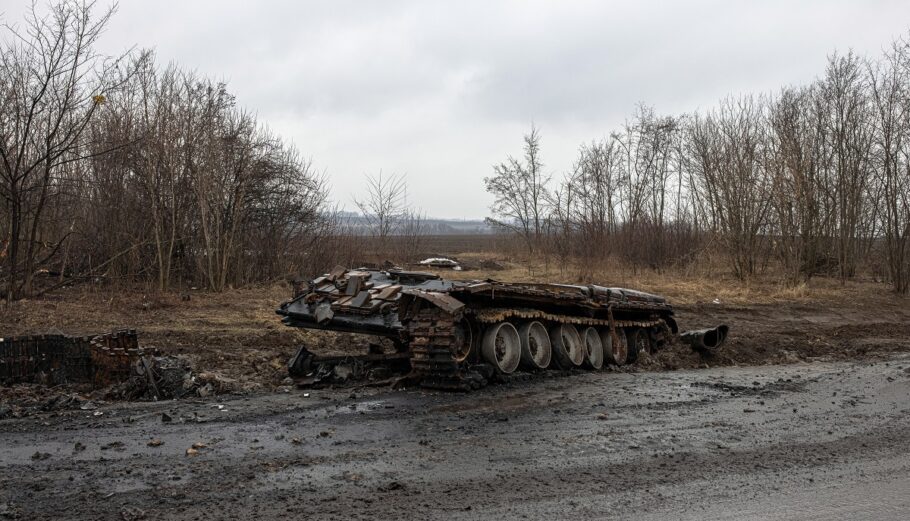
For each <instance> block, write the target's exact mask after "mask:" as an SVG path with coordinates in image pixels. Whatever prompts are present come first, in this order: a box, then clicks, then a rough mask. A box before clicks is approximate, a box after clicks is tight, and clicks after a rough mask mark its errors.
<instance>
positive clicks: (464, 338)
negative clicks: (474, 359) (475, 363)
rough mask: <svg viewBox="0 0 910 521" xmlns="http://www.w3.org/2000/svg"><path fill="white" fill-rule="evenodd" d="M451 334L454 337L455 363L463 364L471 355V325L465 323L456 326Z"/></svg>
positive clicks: (472, 336) (472, 343) (472, 342)
mask: <svg viewBox="0 0 910 521" xmlns="http://www.w3.org/2000/svg"><path fill="white" fill-rule="evenodd" d="M453 332H454V336H455V361H457V362H464V361H465V360H466V359H467V358H468V355H470V354H471V348H472V347H473V345H474V333H473V332H472V331H471V325H470V324H468V323H467V322H465V321H462V322H459V323H458V324H456V325H455V328H454V330H453Z"/></svg>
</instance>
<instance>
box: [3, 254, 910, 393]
mask: <svg viewBox="0 0 910 521" xmlns="http://www.w3.org/2000/svg"><path fill="white" fill-rule="evenodd" d="M455 256H457V257H458V258H459V259H460V260H462V261H463V262H466V263H468V264H473V265H480V261H483V260H495V261H497V262H498V263H500V264H502V265H503V266H504V267H505V269H503V270H495V271H493V270H472V271H464V272H453V271H448V270H441V271H439V272H438V273H439V274H440V275H442V276H444V277H449V278H461V279H486V278H492V279H497V280H503V281H532V282H564V283H583V284H588V283H594V284H600V285H605V286H623V287H630V288H634V289H639V290H643V291H648V292H652V293H657V294H661V295H665V296H667V297H668V298H669V299H670V301H671V302H672V303H673V304H674V305H676V306H677V307H678V308H679V309H680V311H682V312H683V315H684V316H683V319H684V321H685V322H686V323H687V324H688V325H693V324H694V323H695V322H702V321H704V322H705V325H711V324H713V323H714V322H719V321H731V322H733V324H734V325H735V326H736V327H737V328H738V330H737V332H738V334H739V335H740V336H741V337H743V336H744V333H747V332H748V330H747V329H746V328H747V327H750V326H748V323H749V322H750V320H752V318H751V317H753V316H755V313H754V310H755V306H762V305H766V304H779V306H773V307H774V308H775V309H778V310H779V312H777V314H779V315H781V317H777V318H775V317H772V316H765V317H764V318H761V319H760V320H759V319H758V318H755V319H754V320H753V321H756V323H755V324H753V326H754V327H752V329H754V335H753V336H754V337H755V338H756V339H760V338H762V337H763V334H764V333H763V330H764V329H765V328H766V327H767V324H768V322H767V321H768V320H778V319H780V320H783V319H787V320H792V319H795V320H801V319H799V318H798V317H800V316H802V315H804V314H817V313H818V312H825V311H826V310H827V311H828V312H831V311H836V313H835V314H836V315H838V316H854V315H855V316H857V317H859V316H865V317H869V318H870V319H874V318H875V316H876V313H878V314H879V315H878V316H884V314H887V315H888V316H889V317H890V318H888V319H887V320H889V321H891V323H899V322H902V321H904V320H905V318H906V314H905V312H904V311H903V310H905V309H906V308H908V306H907V304H908V302H910V300H908V299H907V298H905V297H899V296H897V295H894V294H893V293H892V292H891V291H890V290H889V288H888V286H886V285H884V284H879V283H874V282H862V281H858V282H848V283H847V284H845V285H841V284H840V283H839V282H837V281H834V280H831V279H824V278H816V279H813V280H812V281H810V282H809V283H807V284H803V285H799V286H796V287H787V286H785V285H782V284H780V283H778V282H773V281H771V280H770V278H769V279H767V280H764V279H762V278H756V279H754V280H751V281H749V282H746V283H743V282H740V281H737V280H735V279H734V278H733V277H732V276H730V275H727V274H725V273H724V272H722V271H717V272H716V274H715V275H711V274H709V273H706V272H701V273H697V272H694V271H691V270H690V271H689V272H664V273H657V272H654V271H634V270H629V269H623V268H622V267H618V266H611V265H609V264H605V265H604V266H600V267H596V268H595V269H589V270H588V272H589V273H590V275H589V276H587V277H579V275H578V274H579V273H580V271H581V270H580V269H579V266H577V265H568V266H567V265H560V264H558V263H556V262H554V261H550V262H538V263H532V264H531V265H530V266H528V264H526V263H521V262H520V261H519V260H518V259H515V258H510V257H508V256H505V255H501V254H500V255H496V254H491V253H487V252H483V253H471V252H467V253H465V252H458V253H457V255H455ZM707 269H708V268H705V270H706V271H707ZM290 293H291V289H290V288H289V287H288V286H286V285H283V284H281V285H273V286H264V287H258V288H250V289H236V290H231V291H228V292H225V293H220V294H218V293H208V292H202V291H192V292H189V293H188V295H189V300H185V299H184V298H182V295H181V294H178V293H169V294H157V293H152V292H145V291H143V290H141V289H139V290H137V289H132V290H123V289H118V290H114V289H111V288H107V289H104V288H102V289H98V288H86V287H82V288H74V289H65V290H61V291H59V292H58V293H56V294H54V295H49V296H47V297H45V298H43V299H39V300H24V301H21V302H17V303H14V304H12V305H10V306H4V307H2V308H0V337H2V336H13V335H23V334H38V333H49V332H62V333H65V334H71V335H81V334H93V333H102V332H106V331H109V330H111V329H115V328H124V327H129V328H135V329H137V330H139V332H140V340H141V343H142V344H143V345H144V346H146V347H154V348H158V349H159V350H160V351H162V352H163V353H167V354H179V355H185V356H187V357H189V358H190V360H191V361H192V362H193V363H194V364H196V366H197V367H198V368H200V369H203V370H206V371H214V372H219V373H221V374H222V375H224V376H227V377H228V378H231V379H234V380H237V381H239V382H240V383H241V384H242V385H244V386H246V387H258V386H267V387H268V386H274V385H278V384H279V383H280V382H281V381H282V380H283V379H284V378H285V377H286V375H287V373H286V369H285V363H286V362H287V360H288V358H289V357H290V355H291V354H292V353H293V352H294V349H295V346H297V345H300V344H306V345H308V346H310V347H313V348H316V349H317V350H319V351H321V352H335V353H340V352H346V353H350V352H360V351H362V350H363V349H364V348H365V343H366V341H365V339H363V338H357V337H356V336H353V335H344V334H334V333H326V332H312V331H305V330H298V329H292V328H288V327H285V326H284V325H283V324H281V322H280V320H279V317H278V316H277V315H276V314H275V312H274V310H275V308H276V307H277V306H278V305H279V304H280V303H281V302H282V301H283V300H285V299H287V298H288V297H289V296H290ZM715 301H717V303H719V305H717V304H714V302H715ZM766 312H767V311H766V310H761V313H766ZM724 313H734V314H735V313H739V315H735V316H724ZM712 314H713V315H712ZM784 315H786V316H784ZM880 320H884V319H880ZM900 331H903V329H901V330H900ZM900 331H899V332H900ZM825 334H827V333H825ZM833 334H834V333H832V335H833ZM838 334H839V333H838ZM832 338H833V337H832ZM785 340H786V341H789V340H787V339H783V340H781V342H784V341H785ZM760 343H761V342H759V341H758V340H756V341H755V343H754V344H755V345H758V344H760ZM743 346H744V347H743V350H744V351H745V350H751V349H753V344H743Z"/></svg>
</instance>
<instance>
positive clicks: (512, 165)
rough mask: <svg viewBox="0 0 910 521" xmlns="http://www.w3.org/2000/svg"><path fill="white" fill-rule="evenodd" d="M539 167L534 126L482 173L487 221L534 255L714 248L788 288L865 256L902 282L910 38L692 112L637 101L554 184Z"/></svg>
mask: <svg viewBox="0 0 910 521" xmlns="http://www.w3.org/2000/svg"><path fill="white" fill-rule="evenodd" d="M544 171H545V170H544V167H543V164H542V161H541V152H540V132H539V131H538V130H537V129H536V128H532V130H531V132H530V133H529V134H528V135H526V136H525V138H524V157H522V158H512V157H510V158H509V159H508V160H507V161H506V162H504V163H502V164H499V165H496V166H494V169H493V175H492V176H490V177H488V178H487V179H486V188H487V190H488V191H489V192H490V193H492V194H493V196H494V197H495V202H494V204H493V206H492V209H491V210H492V214H493V217H491V218H490V222H491V223H493V224H496V225H498V226H500V227H502V228H504V229H507V230H510V231H512V232H514V233H515V235H516V236H517V237H520V238H521V239H522V241H523V242H524V244H525V246H526V248H527V249H528V250H529V251H531V252H539V253H547V254H550V253H555V254H557V255H560V256H562V257H564V258H569V257H573V258H580V259H584V260H585V262H582V263H580V264H581V265H582V266H592V265H593V264H592V262H591V261H596V260H597V259H603V258H606V257H615V258H618V259H621V260H622V261H624V262H627V263H632V264H634V265H636V266H643V267H649V268H654V269H662V268H664V267H667V266H672V265H689V264H691V263H697V262H699V261H700V260H701V259H704V258H705V256H706V255H709V254H713V253H714V252H717V253H719V254H721V255H722V256H723V258H724V259H725V260H726V262H728V263H729V267H730V269H731V271H732V272H733V273H734V274H735V275H736V276H737V277H739V278H742V279H746V278H748V277H750V276H752V275H754V274H756V273H758V272H764V271H774V272H778V273H781V274H782V277H783V278H784V279H785V280H786V281H788V282H790V283H794V284H796V283H800V282H802V281H805V280H808V279H809V278H810V277H813V276H815V275H820V274H824V275H831V276H836V277H839V278H840V279H841V280H847V279H850V278H852V277H854V276H856V275H857V273H858V270H859V269H860V268H864V269H867V270H868V272H870V273H872V274H873V275H875V276H877V277H879V278H881V279H883V280H887V281H888V282H890V283H891V284H893V286H894V289H895V290H896V291H898V292H899V293H907V292H908V291H910V41H908V40H906V39H900V40H897V41H895V42H893V43H892V45H891V46H890V47H889V48H888V50H887V52H885V53H884V55H883V56H881V57H880V58H878V59H876V60H870V59H865V58H862V57H859V56H857V55H856V54H854V53H852V52H850V53H847V54H837V53H835V54H833V55H832V56H830V57H829V59H828V63H827V67H826V68H825V71H824V74H823V75H822V76H821V77H819V78H818V79H817V80H816V81H815V82H813V83H812V84H810V85H805V86H795V87H785V88H783V89H781V90H780V92H778V93H775V94H773V95H758V96H754V95H744V96H739V97H731V98H727V99H725V100H723V101H721V102H720V104H719V105H718V106H717V107H715V108H714V109H712V110H710V111H708V112H705V113H693V114H684V115H681V116H662V115H658V114H656V113H655V112H654V110H652V109H650V108H648V107H644V106H642V107H639V108H638V109H637V111H636V112H635V114H633V115H632V117H631V118H630V119H629V120H628V121H627V122H626V123H625V125H623V127H622V128H620V129H618V130H616V131H614V132H612V133H610V134H609V137H608V138H606V139H602V140H595V141H592V142H590V143H585V144H583V145H582V146H581V147H580V148H579V152H578V157H577V159H576V160H575V162H574V165H573V166H572V168H571V170H569V171H568V172H567V173H566V174H565V175H564V177H563V178H562V179H561V180H559V182H556V183H554V182H553V181H552V180H551V179H550V177H549V176H548V175H546V174H545V173H544ZM554 184H555V185H554Z"/></svg>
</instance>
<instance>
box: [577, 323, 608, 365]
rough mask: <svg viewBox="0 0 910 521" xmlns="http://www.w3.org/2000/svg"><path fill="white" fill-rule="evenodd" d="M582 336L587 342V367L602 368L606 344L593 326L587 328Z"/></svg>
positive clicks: (585, 342)
mask: <svg viewBox="0 0 910 521" xmlns="http://www.w3.org/2000/svg"><path fill="white" fill-rule="evenodd" d="M582 338H583V339H584V344H585V362H584V363H585V367H588V368H591V369H601V368H602V367H603V366H604V346H603V343H602V342H601V341H600V335H599V334H598V333H597V330H596V329H594V328H593V327H589V328H586V329H585V332H584V333H583V334H582Z"/></svg>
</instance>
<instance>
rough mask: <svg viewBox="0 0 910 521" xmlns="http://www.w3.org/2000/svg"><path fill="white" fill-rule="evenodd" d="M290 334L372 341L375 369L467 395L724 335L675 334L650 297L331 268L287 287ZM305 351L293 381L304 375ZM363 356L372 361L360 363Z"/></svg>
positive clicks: (706, 347) (664, 308) (723, 330)
mask: <svg viewBox="0 0 910 521" xmlns="http://www.w3.org/2000/svg"><path fill="white" fill-rule="evenodd" d="M277 313H278V314H279V315H281V316H283V319H282V320H283V322H284V323H285V324H286V325H288V326H292V327H302V328H310V329H323V330H331V331H341V332H349V333H362V334H367V335H378V336H381V337H386V338H389V339H391V340H392V341H393V343H394V345H395V346H396V352H395V353H394V354H390V355H381V354H379V353H374V354H373V356H374V358H373V359H374V360H380V359H394V358H398V359H406V360H408V361H409V363H410V369H411V372H410V374H409V377H410V378H412V379H413V380H415V381H417V382H419V383H420V384H421V385H422V386H424V387H430V388H440V389H453V390H469V389H475V388H479V387H481V386H483V385H485V384H486V383H487V381H488V380H490V379H491V378H494V377H495V376H496V375H497V374H498V375H508V374H511V373H513V372H515V371H516V370H518V369H519V368H523V369H525V370H528V371H542V370H546V369H550V368H554V369H563V370H565V369H574V368H588V369H591V370H598V369H601V368H602V367H604V365H606V364H614V365H623V364H627V363H633V362H634V361H635V360H636V359H637V358H638V356H639V353H642V352H646V353H653V352H655V351H657V350H659V349H661V348H663V347H664V346H666V345H667V344H669V343H670V342H673V341H676V340H680V339H681V340H683V341H685V342H687V343H689V344H690V345H691V346H692V347H693V348H695V349H697V350H700V351H703V352H708V351H711V350H714V349H716V348H717V347H719V346H720V345H721V344H722V343H723V342H724V340H725V338H726V336H727V327H726V326H718V327H716V328H712V329H705V330H700V331H691V332H688V333H684V334H682V335H680V334H679V328H678V327H677V324H676V320H675V319H674V318H673V308H672V307H671V306H670V304H669V303H668V302H667V300H666V299H665V298H663V297H660V296H658V295H652V294H649V293H644V292H641V291H635V290H631V289H625V288H611V287H603V286H597V285H586V286H581V285H569V284H539V283H512V282H499V281H495V280H447V279H443V278H440V277H439V276H438V275H435V274H432V273H424V272H415V271H404V270H396V269H390V270H376V269H367V268H359V269H351V270H349V269H345V268H342V267H337V268H335V269H334V270H333V271H332V272H331V273H327V274H325V275H323V276H321V277H318V278H316V279H315V280H312V281H310V282H308V283H302V284H299V285H298V286H297V287H296V288H295V297H294V298H293V299H292V300H290V301H288V302H285V303H283V304H282V305H281V307H280V308H279V309H278V310H277ZM313 356H314V355H312V354H311V353H309V352H308V351H307V350H306V349H305V348H303V349H301V350H300V351H298V353H297V355H295V357H294V358H293V359H292V360H291V361H290V362H289V369H290V371H291V373H292V374H298V375H299V374H302V373H305V372H306V371H308V370H309V369H310V368H311V367H312V362H313V361H314V360H313ZM367 356H370V355H367Z"/></svg>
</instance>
